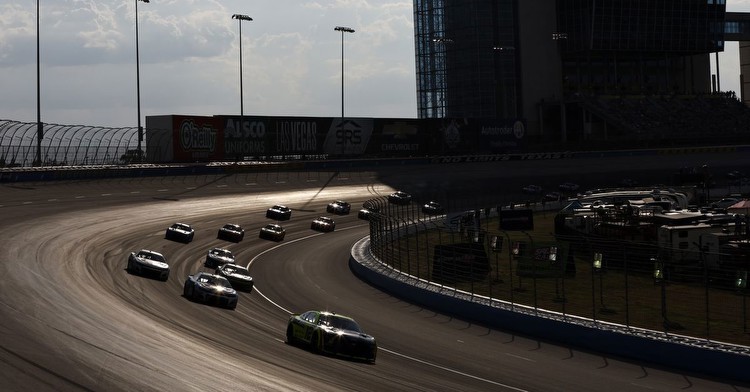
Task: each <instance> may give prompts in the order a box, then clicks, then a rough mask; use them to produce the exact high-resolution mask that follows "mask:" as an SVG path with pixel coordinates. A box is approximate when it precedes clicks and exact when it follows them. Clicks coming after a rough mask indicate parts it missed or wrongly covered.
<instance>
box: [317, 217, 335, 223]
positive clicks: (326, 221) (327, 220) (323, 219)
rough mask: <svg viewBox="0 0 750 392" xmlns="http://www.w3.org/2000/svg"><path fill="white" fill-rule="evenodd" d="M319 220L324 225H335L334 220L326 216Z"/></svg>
mask: <svg viewBox="0 0 750 392" xmlns="http://www.w3.org/2000/svg"><path fill="white" fill-rule="evenodd" d="M318 220H319V221H321V222H324V223H333V219H331V218H328V217H325V216H321V217H320V218H318Z"/></svg>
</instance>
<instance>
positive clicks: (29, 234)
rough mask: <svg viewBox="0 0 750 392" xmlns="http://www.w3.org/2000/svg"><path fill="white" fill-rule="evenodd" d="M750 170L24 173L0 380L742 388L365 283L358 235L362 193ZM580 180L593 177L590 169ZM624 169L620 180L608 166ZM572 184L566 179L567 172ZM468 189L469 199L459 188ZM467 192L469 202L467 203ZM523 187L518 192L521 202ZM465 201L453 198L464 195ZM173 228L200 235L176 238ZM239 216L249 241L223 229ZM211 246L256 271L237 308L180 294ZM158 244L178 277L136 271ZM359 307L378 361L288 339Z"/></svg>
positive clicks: (473, 192) (6, 221)
mask: <svg viewBox="0 0 750 392" xmlns="http://www.w3.org/2000/svg"><path fill="white" fill-rule="evenodd" d="M685 159H691V160H695V161H707V160H709V159H710V160H711V165H712V167H714V168H717V169H716V170H720V169H719V168H722V167H727V168H730V167H744V168H750V163H749V162H748V158H747V157H745V156H744V155H742V154H738V155H736V156H731V154H725V155H722V156H720V157H717V156H714V155H712V156H706V157H703V156H700V157H687V158H686V157H684V156H683V157H677V158H675V159H674V162H672V163H667V159H662V160H660V161H659V162H654V163H653V167H647V165H646V164H645V163H644V162H642V161H640V160H639V159H638V158H618V159H616V160H614V159H613V160H611V161H606V162H602V160H597V161H596V162H586V161H578V162H575V161H572V160H568V161H564V162H560V161H558V162H551V161H542V162H536V161H535V162H498V163H493V164H464V165H454V166H447V165H444V166H439V170H435V166H424V167H404V168H389V169H383V170H380V171H378V172H351V173H350V172H340V173H339V172H335V173H333V172H332V173H281V172H280V173H252V174H236V175H231V176H225V177H219V176H216V177H208V176H198V177H173V178H147V179H142V178H139V179H113V180H99V181H79V182H60V183H21V184H14V185H7V184H6V185H3V186H2V187H0V217H2V219H1V220H0V336H2V341H1V342H0V377H2V379H3V380H4V383H3V388H2V389H3V390H7V391H87V390H88V391H118V390H122V391H136V390H137V391H198V390H216V391H402V390H403V391H572V390H575V391H601V390H608V391H634V390H635V391H638V390H644V391H651V390H653V391H670V390H672V391H678V390H688V391H738V390H750V389H748V388H747V387H746V386H739V385H733V384H732V383H731V382H728V381H726V380H723V381H722V380H708V379H705V378H701V377H699V376H695V375H688V374H683V373H680V372H675V371H670V370H666V369H658V368H656V367H654V366H653V365H650V364H637V363H630V362H628V361H623V360H619V359H616V358H607V357H603V356H601V355H597V354H595V353H587V352H581V351H578V350H575V349H572V348H568V347H561V346H558V345H554V344H550V343H547V342H545V341H543V340H536V339H532V338H528V337H523V336H517V335H512V334H509V333H506V332H503V331H498V330H492V329H488V328H486V327H482V326H481V325H475V324H470V323H467V322H465V321H461V320H456V319H452V318H450V317H447V316H444V315H441V314H436V313H435V312H432V311H430V310H429V309H424V308H420V307H418V306H415V305H412V304H410V303H408V302H405V301H403V300H401V299H397V298H395V297H393V296H391V295H389V294H388V293H383V292H380V291H379V290H377V289H375V288H373V287H371V286H369V285H367V284H366V283H363V282H362V281H360V280H359V279H357V278H356V277H355V276H353V275H352V273H351V272H350V271H349V268H348V264H347V260H348V257H349V253H350V248H351V245H352V244H353V243H354V242H355V241H356V240H358V239H360V238H362V237H364V236H366V235H367V234H368V228H367V226H366V225H365V224H364V222H363V221H361V220H358V219H357V217H356V210H357V209H358V208H359V206H360V205H361V203H362V202H363V201H364V200H367V199H369V198H372V197H376V196H383V195H387V194H388V193H390V191H392V190H393V189H404V190H407V191H410V192H412V193H414V194H415V196H419V197H420V199H421V200H424V199H427V198H432V197H433V196H442V197H445V198H451V199H453V200H462V197H463V198H465V203H466V204H472V203H481V202H482V201H484V200H485V199H487V198H488V197H489V196H486V193H487V192H503V191H504V192H505V194H506V195H507V196H504V197H507V198H509V199H512V198H513V197H514V196H513V195H515V194H517V193H518V191H517V190H518V189H520V186H521V185H524V184H525V183H529V182H539V183H543V182H544V181H547V182H550V183H553V184H554V183H558V182H561V179H562V178H564V180H577V181H578V182H579V183H581V184H582V185H586V186H602V185H604V184H603V183H602V182H605V181H607V180H608V179H610V180H611V178H613V176H615V177H620V176H625V175H629V176H632V175H633V174H640V175H641V176H642V178H651V177H653V178H654V179H655V180H654V181H657V180H656V179H658V178H660V176H665V175H668V173H670V172H672V171H673V170H674V168H675V167H681V166H682V160H685ZM581 173H586V175H585V176H582V175H581ZM612 173H616V174H612ZM582 177H585V178H584V179H585V181H584V180H583V179H579V178H582ZM564 180H563V181H564ZM462 195H463V196H462ZM466 195H468V196H466ZM518 197H520V195H519V196H518ZM334 199H344V200H347V201H350V202H351V203H352V206H353V208H352V212H353V213H352V214H350V215H348V216H345V217H336V223H337V226H336V231H335V232H333V233H326V234H321V233H317V232H314V231H312V230H310V227H309V225H310V221H311V220H312V219H313V218H315V217H317V216H320V215H327V214H326V213H325V206H326V204H327V203H328V202H330V201H332V200H334ZM277 203H280V204H286V205H288V206H290V207H292V209H293V213H292V219H291V220H290V221H288V222H284V223H283V225H284V227H285V228H286V230H287V235H286V239H285V240H284V241H283V242H281V243H275V242H271V241H266V240H261V239H258V238H257V233H258V230H259V228H260V227H261V226H262V225H264V224H265V223H267V222H269V220H268V219H266V218H265V217H264V214H265V210H266V209H267V208H268V207H270V206H271V205H273V204H277ZM454 203H458V201H454ZM176 221H181V222H186V223H190V224H192V225H193V227H195V228H196V235H195V240H194V241H193V242H192V243H190V244H182V243H177V242H173V241H168V240H166V239H164V230H165V228H166V227H167V226H168V225H169V224H171V223H173V222H176ZM230 222H231V223H239V224H241V225H242V226H243V227H245V229H246V236H245V240H244V241H242V242H240V243H237V244H234V243H229V242H226V241H221V240H217V239H216V231H217V230H218V228H219V227H221V226H222V225H223V224H224V223H230ZM214 246H224V247H227V248H229V249H230V250H232V251H233V252H234V253H235V255H236V256H237V258H238V262H240V263H242V264H246V265H249V266H250V271H251V273H252V275H253V277H254V279H255V282H256V285H255V287H256V290H254V291H253V292H252V293H250V294H247V293H241V294H240V300H239V306H238V307H237V309H236V310H234V311H232V310H226V309H221V308H216V307H212V306H206V305H203V304H199V303H194V302H191V301H189V300H187V299H185V298H183V297H182V285H183V283H184V281H185V278H186V276H187V275H188V274H191V273H193V272H195V271H197V270H200V269H201V268H202V262H203V260H204V258H205V254H206V251H207V250H208V249H209V248H211V247H214ZM141 248H147V249H152V250H156V251H159V252H162V253H163V254H164V255H165V256H166V257H167V259H168V261H169V263H170V265H171V268H172V271H171V275H170V277H169V280H168V281H167V282H161V281H158V280H154V279H149V278H144V277H140V276H136V275H131V274H129V273H128V272H126V271H125V263H126V261H127V256H128V254H129V253H130V252H131V251H135V250H138V249H141ZM310 309H328V310H332V311H336V312H338V313H342V314H346V315H350V316H352V317H354V318H355V319H356V320H357V321H358V322H359V323H360V324H361V325H362V326H363V328H364V329H365V331H366V332H367V333H369V334H372V335H374V336H375V337H376V338H377V340H378V345H379V353H378V359H377V362H376V363H375V364H367V363H361V362H357V361H350V360H346V359H340V358H333V357H328V356H322V355H318V354H315V353H312V352H310V351H308V350H305V349H303V348H300V347H295V346H291V345H288V344H286V343H285V342H284V340H285V338H284V332H285V327H286V322H287V319H288V317H289V314H290V312H302V311H305V310H310Z"/></svg>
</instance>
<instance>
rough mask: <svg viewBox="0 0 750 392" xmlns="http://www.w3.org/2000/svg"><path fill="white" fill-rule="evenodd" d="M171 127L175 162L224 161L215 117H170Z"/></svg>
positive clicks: (221, 139)
mask: <svg viewBox="0 0 750 392" xmlns="http://www.w3.org/2000/svg"><path fill="white" fill-rule="evenodd" d="M172 127H173V128H172V129H173V132H174V133H173V138H174V139H173V141H172V143H173V146H174V160H175V161H176V162H196V161H200V162H205V161H218V160H223V159H224V154H223V152H224V149H223V148H222V146H221V145H222V143H223V141H224V140H223V139H224V138H223V133H222V132H219V124H218V123H217V122H216V118H215V117H200V116H172Z"/></svg>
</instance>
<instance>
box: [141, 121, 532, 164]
mask: <svg viewBox="0 0 750 392" xmlns="http://www.w3.org/2000/svg"><path fill="white" fill-rule="evenodd" d="M146 124H147V149H148V150H150V151H151V152H149V157H150V160H151V161H155V162H156V161H159V162H166V161H175V162H207V161H220V160H245V159H253V158H258V159H263V158H269V157H282V156H300V157H304V156H313V155H314V156H318V157H322V156H326V157H332V158H335V157H339V156H346V157H352V156H365V155H369V156H372V157H394V158H398V157H414V156H427V155H440V154H447V155H452V156H455V155H456V154H466V155H472V156H476V155H477V154H498V153H500V152H506V151H508V150H512V149H514V148H517V147H519V146H520V143H521V141H522V140H523V138H524V127H523V122H521V121H516V122H515V123H513V122H510V123H508V122H503V121H500V122H498V121H494V120H468V119H373V118H359V117H357V118H353V117H343V118H342V117H269V116H242V117H240V116H212V117H208V116H182V115H171V116H147V117H146ZM157 131H158V132H157ZM170 134H171V136H170ZM165 137H166V139H165ZM151 155H154V156H151ZM156 155H160V156H161V159H157V157H156Z"/></svg>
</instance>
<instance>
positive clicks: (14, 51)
mask: <svg viewBox="0 0 750 392" xmlns="http://www.w3.org/2000/svg"><path fill="white" fill-rule="evenodd" d="M727 3H728V4H727V8H728V10H730V11H744V12H750V0H728V1H727ZM40 4H41V11H40V16H41V32H40V36H39V38H40V52H41V97H42V98H41V114H42V121H43V122H45V123H56V124H68V125H75V124H82V125H96V126H110V127H127V126H136V125H137V121H138V117H137V110H136V107H137V105H136V66H135V53H136V50H135V12H134V11H135V0H131V1H114V0H98V1H95V0H54V1H51V0H40ZM235 13H239V14H246V15H248V16H250V17H252V18H253V19H254V20H253V21H251V22H243V24H242V50H243V63H242V64H243V85H244V112H245V114H246V115H291V116H338V115H340V114H341V33H339V32H336V31H334V30H333V29H334V27H335V26H339V25H341V26H347V27H352V28H354V29H355V30H356V32H355V33H354V34H348V33H347V34H345V35H344V45H345V55H344V57H345V71H344V75H345V94H346V98H345V99H346V100H345V110H346V115H348V116H362V117H403V118H414V117H416V116H417V103H416V77H415V65H414V61H415V59H414V30H413V3H412V0H370V1H367V0H310V1H293V0H255V1H252V2H251V1H247V0H244V1H241V0H200V1H197V0H179V1H178V0H151V2H150V3H144V2H138V22H139V23H138V26H139V27H138V32H139V36H140V37H139V52H140V82H141V83H140V85H141V114H142V118H143V119H144V120H143V124H144V125H145V116H150V115H161V114H195V115H214V114H239V112H240V93H239V81H240V76H239V64H240V60H239V44H240V41H239V27H238V22H237V20H233V19H232V18H231V16H232V14H235ZM36 38H37V36H36V2H35V1H33V0H24V1H20V0H9V1H8V0H4V1H2V3H0V119H8V120H16V121H27V122H35V121H36V116H37V107H36V104H37V99H36V97H37V95H36V94H37V93H36V87H37V83H36V61H37V58H36ZM712 58H713V57H712ZM720 63H721V69H720V73H721V87H722V89H723V90H734V91H739V55H738V51H737V45H736V44H732V43H728V44H727V48H726V52H725V53H723V54H721V55H720Z"/></svg>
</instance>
